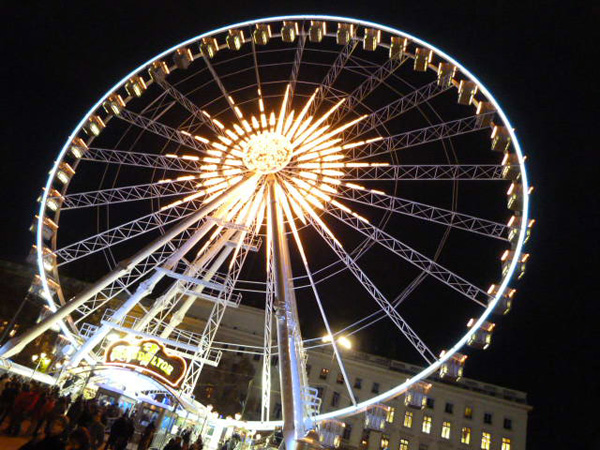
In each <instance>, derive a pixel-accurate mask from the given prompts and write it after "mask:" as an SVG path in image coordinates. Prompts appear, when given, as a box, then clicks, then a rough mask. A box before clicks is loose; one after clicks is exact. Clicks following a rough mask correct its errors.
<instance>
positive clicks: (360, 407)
mask: <svg viewBox="0 0 600 450" xmlns="http://www.w3.org/2000/svg"><path fill="white" fill-rule="evenodd" d="M283 20H324V21H341V22H346V23H354V24H356V25H360V26H368V27H374V28H377V29H379V30H382V31H386V32H389V33H392V34H394V35H400V36H404V37H407V38H409V39H411V41H413V42H415V43H418V44H420V45H422V46H425V47H427V48H429V49H431V50H433V51H434V52H435V53H436V54H437V55H440V56H442V57H443V58H444V59H445V60H446V61H449V62H451V63H453V64H454V65H455V66H456V67H457V68H459V69H460V71H461V72H462V73H464V74H465V75H466V76H467V77H468V78H469V79H471V80H473V81H475V82H476V83H477V86H478V87H479V89H481V91H482V92H483V93H484V95H485V96H486V99H487V100H488V101H490V102H491V103H492V104H493V105H494V106H495V108H496V112H497V113H498V114H499V116H500V117H501V119H502V122H503V123H504V125H505V126H506V127H507V129H508V132H509V134H510V137H511V140H512V145H513V147H514V150H515V153H516V154H517V157H518V161H519V168H520V174H521V180H522V181H521V182H522V185H523V208H522V216H521V223H520V230H519V235H518V239H517V244H516V246H515V254H516V255H517V257H515V258H513V260H512V262H511V264H510V265H509V267H508V271H507V274H506V275H505V276H503V278H502V281H501V283H500V285H499V288H498V291H497V293H496V294H495V295H494V298H493V300H491V301H490V302H489V304H488V306H487V307H486V309H485V310H484V312H483V313H482V314H481V315H480V316H479V318H478V319H477V320H476V321H475V322H474V324H473V326H472V327H471V328H470V329H469V331H467V333H466V334H465V335H464V336H463V337H462V338H461V339H459V340H458V341H457V342H456V343H455V344H454V345H453V346H452V347H451V348H450V349H449V350H447V351H446V353H445V354H444V355H443V356H442V357H440V358H439V359H438V360H437V361H435V362H434V363H433V364H430V365H429V366H428V367H426V368H425V369H424V370H422V371H421V372H419V373H418V374H416V375H414V376H412V377H410V378H409V379H407V380H406V381H405V382H404V383H402V384H400V385H398V386H396V387H395V388H392V389H390V390H388V391H386V392H384V393H382V394H379V395H377V396H375V397H372V398H370V399H368V400H365V401H363V402H360V403H358V404H357V405H356V406H350V407H347V408H342V409H338V410H335V411H332V412H329V413H325V414H320V415H318V416H316V418H315V420H317V421H321V420H326V419H332V418H335V417H345V416H348V415H353V414H356V413H358V412H361V411H364V410H365V409H367V408H368V407H369V406H371V405H374V404H376V403H381V402H383V401H385V400H388V399H390V398H393V397H395V396H397V395H399V394H401V393H402V392H404V391H406V389H407V388H408V387H410V386H411V385H413V384H414V383H416V382H418V381H421V380H424V379H425V378H426V377H428V376H429V375H431V374H432V373H434V372H435V371H436V370H438V369H439V367H440V366H441V365H442V364H443V363H445V362H446V361H448V360H449V359H450V358H451V357H452V356H453V355H454V354H455V353H457V352H458V351H459V350H460V349H461V348H462V347H464V346H465V344H466V343H467V341H468V340H469V339H470V338H471V336H472V335H473V334H474V333H475V332H476V331H477V329H479V328H480V327H481V325H482V324H483V323H484V322H485V321H486V319H487V318H488V317H489V316H490V314H491V313H492V311H493V310H494V309H495V307H496V306H497V304H498V302H499V301H500V299H501V297H502V296H503V294H504V293H505V291H506V289H507V287H508V283H509V281H510V280H511V279H512V277H513V275H514V272H515V270H516V267H517V263H518V255H521V253H522V250H523V245H524V240H525V237H526V232H527V224H528V221H529V184H528V177H527V172H526V168H525V164H524V156H523V152H522V148H521V146H520V143H519V140H518V138H517V136H516V134H515V131H514V128H513V127H512V126H511V123H510V121H509V119H508V117H507V116H506V114H505V112H504V110H503V109H502V108H501V106H500V104H499V102H498V101H497V99H496V98H495V97H494V96H493V95H492V93H491V92H490V91H489V90H488V89H487V88H486V87H485V85H484V84H483V83H482V82H481V81H480V80H479V79H478V78H477V77H476V76H475V75H474V74H472V73H471V72H470V71H469V70H468V69H467V68H465V67H464V66H463V65H462V64H461V63H460V62H458V61H456V60H455V59H454V58H452V57H451V56H450V55H448V54H446V53H445V52H444V51H442V50H440V49H439V48H437V47H436V46H434V45H432V44H429V43H428V42H426V41H424V40H422V39H419V38H417V37H416V36H413V35H411V34H409V33H406V32H404V31H401V30H398V29H395V28H392V27H388V26H385V25H382V24H378V23H374V22H370V21H365V20H359V19H353V18H348V17H342V16H329V15H285V16H276V17H267V18H259V19H254V20H249V21H244V22H240V23H236V24H232V25H227V26H225V27H221V28H218V29H216V30H212V31H209V32H207V33H202V34H200V35H197V36H195V37H193V38H191V39H188V40H186V41H183V42H180V43H178V44H176V45H175V46H173V47H171V48H169V49H168V50H165V51H164V52H161V53H160V54H158V55H157V56H155V57H154V58H152V59H150V60H148V61H147V62H145V63H143V64H142V65H140V66H139V67H137V68H136V69H134V70H133V71H131V72H130V73H129V74H127V75H126V76H125V77H123V79H121V80H120V81H119V82H117V83H116V84H115V85H114V86H113V87H112V88H110V89H109V90H108V91H107V92H106V94H104V95H103V96H102V97H101V98H100V100H98V102H97V103H95V104H94V105H93V106H92V107H91V108H90V110H89V111H88V112H87V113H86V114H85V115H84V116H83V118H82V120H81V121H80V122H79V123H78V124H77V126H76V127H75V128H74V130H73V131H72V132H71V133H70V135H69V137H68V139H67V141H66V143H65V145H64V146H63V148H62V149H61V151H60V153H59V155H58V157H57V159H56V161H55V163H54V165H53V167H52V169H51V171H50V175H49V177H48V180H47V182H46V185H45V190H44V193H43V194H42V199H41V202H40V205H41V206H40V210H39V216H38V226H37V230H36V244H37V264H38V269H39V270H38V272H39V274H40V278H41V283H42V288H43V290H44V292H45V293H46V296H47V301H48V303H49V306H50V308H53V307H54V308H55V307H56V306H55V304H54V302H53V301H52V300H51V291H50V288H49V285H48V281H47V278H46V272H45V270H44V265H43V253H42V248H43V244H44V239H43V236H42V228H43V227H42V226H41V225H42V221H43V219H44V217H46V214H45V213H46V211H45V205H46V201H47V199H48V194H49V192H50V189H51V188H52V181H53V180H54V179H55V177H56V172H57V170H58V165H59V163H60V162H61V161H62V159H63V157H64V156H65V154H66V153H67V151H68V148H69V144H70V142H71V141H72V139H73V138H75V137H76V136H77V134H78V132H79V131H80V130H81V128H82V127H83V125H84V124H85V122H86V120H87V119H88V117H90V115H92V114H93V113H94V111H96V110H97V109H98V108H99V107H100V106H101V104H102V102H104V101H105V100H106V99H107V98H108V96H109V95H110V94H111V93H112V92H114V91H115V90H116V89H118V88H119V87H120V86H122V85H123V84H124V83H125V82H126V81H127V80H128V79H129V78H130V77H132V76H134V75H136V74H137V73H139V72H140V70H142V69H143V68H145V67H147V66H148V65H150V64H151V63H152V62H155V61H158V60H160V59H161V58H163V57H164V56H166V55H168V54H170V53H172V52H173V51H175V50H176V49H177V48H179V47H182V46H185V45H189V44H191V43H195V42H197V41H198V40H200V39H202V38H204V37H208V36H212V35H215V34H219V33H222V32H224V31H227V30H228V29H231V28H234V27H244V26H251V25H253V24H256V23H268V22H278V21H283ZM61 328H62V330H63V332H64V333H65V335H66V336H67V337H68V338H69V339H71V340H73V339H74V337H73V336H72V334H71V333H70V330H69V329H68V327H67V326H66V324H65V323H64V322H63V321H61ZM228 422H232V421H228ZM233 422H235V421H233ZM243 423H244V424H246V425H251V424H256V425H257V427H258V426H259V425H260V427H261V429H266V428H265V427H266V426H267V425H269V426H270V424H272V425H273V427H276V426H279V425H280V424H281V422H280V421H268V422H243Z"/></svg>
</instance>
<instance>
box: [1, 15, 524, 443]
mask: <svg viewBox="0 0 600 450" xmlns="http://www.w3.org/2000/svg"><path fill="white" fill-rule="evenodd" d="M459 194H460V196H459ZM529 194H530V187H529V185H528V182H527V176H526V172H525V167H524V157H523V154H522V152H521V149H520V147H519V143H518V140H517V137H516V135H515V133H514V130H513V127H512V126H511V124H510V123H509V121H508V119H507V117H506V115H505V114H504V112H503V111H502V109H501V108H500V106H499V104H498V102H497V101H496V100H495V99H494V97H493V96H492V94H491V93H490V92H489V91H488V90H487V89H486V88H485V87H484V86H483V85H482V84H481V82H480V81H479V80H478V79H477V78H476V77H475V76H474V75H473V74H472V73H471V72H469V71H468V70H467V69H466V68H464V67H463V66H462V65H461V64H460V63H459V62H457V61H456V60H454V59H453V58H452V57H450V56H449V55H447V54H446V53H444V52H443V51H441V50H439V49H437V48H435V47H434V46H432V45H430V44H428V43H426V42H424V41H422V40H421V39H418V38H416V37H414V36H411V35H409V34H407V33H404V32H402V31H399V30H396V29H393V28H390V27H386V26H382V25H379V24H375V23H370V22H366V21H361V20H354V19H349V18H343V17H330V16H286V17H273V18H267V19H261V20H254V21H249V22H244V23H239V24H235V25H231V26H228V27H224V28H220V29H218V30H215V31H211V32H209V33H205V34H202V35H200V36H198V37H195V38H193V39H190V40H188V41H186V42H183V43H181V44H178V45H176V46H174V47H172V48H170V49H169V50H166V51H165V52H163V53H161V54H159V55H158V56H156V57H155V58H153V59H151V60H150V61H148V62H146V63H144V64H142V65H141V66H139V67H138V68H136V69H135V70H134V71H132V72H131V73H130V74H128V75H127V76H125V77H124V78H123V79H122V80H120V81H119V82H118V83H116V84H115V85H114V87H113V88H111V89H110V90H109V91H108V92H107V93H106V94H105V95H103V96H102V98H101V99H100V100H99V101H98V102H97V103H96V104H95V105H94V106H93V107H92V108H91V109H90V111H89V112H88V113H87V114H86V115H85V116H84V117H83V118H82V120H81V121H80V123H79V124H77V126H76V127H75V129H74V130H73V132H72V134H71V136H70V137H69V139H68V140H67V142H66V143H65V145H64V147H63V148H62V150H61V152H60V154H59V155H58V157H57V159H56V162H55V164H54V166H53V167H52V170H51V171H50V176H49V178H48V181H47V183H46V186H45V187H44V191H43V194H42V196H41V198H40V209H39V213H38V215H37V219H36V245H35V249H34V250H35V257H36V260H37V264H38V267H39V274H38V276H37V277H36V281H35V283H36V286H37V289H38V290H39V293H40V295H41V296H42V297H43V298H44V299H45V300H46V301H47V303H48V307H49V309H50V310H51V311H53V313H52V314H50V315H49V316H48V317H47V318H45V319H44V320H42V321H41V322H40V323H39V324H38V325H37V326H36V327H34V328H33V329H31V330H29V331H27V332H25V333H24V334H22V335H20V336H17V337H16V338H14V339H12V340H11V341H9V342H8V343H7V344H5V345H4V347H2V349H0V354H2V356H5V357H10V356H12V355H14V354H15V353H17V352H19V351H20V350H21V349H22V348H23V347H24V346H25V345H26V344H27V343H29V342H30V341H31V340H33V339H34V338H35V337H37V336H39V335H40V334H41V333H43V332H45V331H46V330H48V329H50V328H51V327H56V326H59V327H60V328H61V329H62V332H63V333H64V335H66V336H67V337H68V339H69V340H71V342H72V343H73V345H74V347H75V348H76V351H75V354H74V355H73V357H72V359H71V364H73V365H76V364H78V363H79V362H80V361H82V360H87V361H88V362H90V363H94V362H96V361H98V360H100V359H101V350H103V349H105V348H106V346H107V336H109V334H110V333H111V332H112V331H113V330H118V331H120V332H122V333H127V335H128V336H131V337H132V338H134V339H135V338H139V339H141V338H147V337H149V336H150V337H153V338H154V339H156V341H157V342H160V343H162V344H163V345H164V346H165V348H167V349H168V350H169V351H170V352H172V353H173V354H177V355H178V356H179V357H180V358H183V359H184V360H185V361H186V370H185V373H184V374H183V375H182V378H181V380H178V383H177V384H176V388H177V389H179V390H180V392H181V395H184V396H186V395H187V396H189V395H191V394H192V393H193V390H194V387H195V385H196V383H197V382H198V379H199V377H200V376H201V373H202V370H203V368H204V366H205V365H206V364H208V363H210V362H211V361H212V362H213V363H215V361H216V362H218V358H219V355H220V354H221V353H222V352H223V351H225V349H226V348H227V344H224V343H223V342H217V341H216V340H215V338H216V336H217V333H218V331H219V327H220V324H221V322H222V319H223V317H224V316H225V315H226V314H227V313H228V310H230V309H232V308H236V307H238V306H239V305H240V304H244V303H245V302H249V303H250V304H252V305H253V306H260V307H262V308H263V309H264V313H265V316H264V317H265V319H264V324H265V326H264V336H263V346H262V347H261V348H260V349H257V350H256V353H258V354H260V355H261V357H262V358H263V364H262V367H263V374H262V384H263V386H262V409H261V420H260V423H261V428H263V429H266V428H269V427H271V428H272V427H273V426H275V425H278V424H279V423H280V422H278V421H276V420H273V417H272V414H271V413H270V411H269V403H270V395H271V393H270V392H271V380H272V374H271V365H272V364H271V361H272V358H273V357H274V356H275V355H276V354H277V355H278V356H279V370H280V372H279V373H280V384H281V386H282V388H281V392H282V393H281V395H282V397H283V399H282V400H283V409H284V417H285V415H286V414H287V417H288V418H290V417H294V418H296V419H298V418H300V422H302V420H303V419H302V418H304V417H306V416H307V415H309V414H308V413H307V408H306V403H307V398H309V397H310V396H309V395H308V394H307V392H309V390H310V387H309V386H308V383H307V378H306V368H305V366H304V365H305V357H304V354H305V352H306V349H307V348H310V347H312V346H315V345H323V344H322V343H320V341H319V340H317V339H316V338H315V336H314V335H313V334H311V333H312V331H311V330H310V329H309V330H308V331H307V332H305V330H303V329H302V326H301V324H303V325H304V324H306V322H307V321H309V322H316V321H319V324H320V325H319V326H320V327H321V328H322V329H324V330H325V332H326V334H327V336H329V339H328V342H327V344H326V345H328V346H330V347H331V350H332V352H333V355H334V357H335V361H336V364H337V366H338V367H339V370H340V373H341V374H342V375H343V384H344V385H345V386H346V387H347V390H348V396H349V398H350V405H349V406H347V407H344V408H340V409H339V410H336V411H333V412H330V413H327V414H319V413H318V411H315V412H314V414H316V415H315V416H314V417H313V418H312V419H311V420H315V421H319V420H323V419H331V418H335V417H339V416H343V415H348V414H352V413H356V412H359V411H364V410H365V409H366V408H368V407H369V406H371V405H375V404H378V403H381V402H383V401H385V400H387V399H389V398H392V397H394V396H396V395H398V394H399V393H402V392H406V391H408V390H410V389H416V388H417V387H418V385H419V383H421V382H422V381H423V380H424V379H425V378H426V377H428V376H429V375H431V374H433V373H434V372H436V371H438V370H442V372H443V373H445V374H451V373H453V371H456V370H461V367H462V364H463V363H464V357H463V355H462V354H460V353H458V352H459V351H462V350H461V349H462V348H463V347H464V346H466V345H471V346H475V347H480V348H485V347H487V346H488V345H489V343H490V339H491V333H492V330H493V329H494V323H493V322H492V319H491V318H490V316H491V314H492V313H498V312H499V313H505V312H507V311H508V309H510V304H511V302H512V298H513V295H514V292H515V291H514V289H513V288H512V287H509V282H510V281H511V279H513V278H517V277H520V276H521V275H522V274H523V273H524V270H525V264H526V262H527V259H528V256H529V255H528V254H526V253H524V252H523V245H524V242H525V241H526V239H527V238H528V236H529V232H530V228H531V225H532V224H533V221H532V220H530V219H529V217H528V204H529ZM82 273H93V274H94V275H97V277H96V278H97V281H96V282H94V283H92V284H91V285H88V286H86V287H85V288H83V289H82V290H81V291H79V292H67V290H66V289H65V287H64V283H62V282H61V279H64V277H65V275H71V276H75V275H81V274H82ZM341 285H343V287H340V286H341ZM490 285H491V286H490ZM488 286H489V287H488ZM336 296H343V297H344V298H343V299H340V298H338V299H335V297H336ZM428 296H436V297H440V298H441V299H442V302H443V304H444V305H447V307H448V308H450V310H449V312H448V313H447V316H446V313H443V315H444V316H446V318H447V320H446V319H444V318H443V317H442V318H440V317H438V318H437V319H434V321H435V323H436V326H435V328H436V330H435V333H434V334H431V330H430V332H429V333H430V334H431V336H429V337H426V334H427V331H423V332H422V330H426V329H427V326H426V325H423V324H426V323H427V322H430V321H431V318H432V315H433V311H432V308H433V306H432V304H428V303H427V302H426V301H425V300H423V299H426V298H427V297H428ZM412 297H417V298H418V301H413V300H411V298H412ZM336 301H337V302H338V303H336ZM201 302H204V303H205V304H208V305H211V307H210V308H209V310H210V313H209V315H208V316H207V317H206V318H205V322H204V326H203V328H201V329H198V330H184V329H183V328H181V327H180V324H181V323H182V321H184V320H185V318H186V317H187V316H188V315H189V314H190V311H191V310H192V309H193V307H194V305H195V304H198V303H201ZM340 302H341V303H340ZM308 304H310V306H307V305H308ZM346 305H354V306H352V307H348V308H346ZM362 305H364V306H362ZM435 305H436V306H435V307H436V308H437V307H438V306H437V304H435ZM405 307H406V312H407V313H406V314H404V311H405ZM440 307H441V306H440ZM444 307H445V306H444ZM136 308H137V309H140V308H141V310H142V311H143V314H141V315H140V314H139V313H138V314H137V315H133V311H134V310H136ZM342 309H344V311H342ZM345 309H348V310H349V311H345ZM299 310H300V313H299V312H298V311H299ZM302 314H305V315H306V314H308V317H309V319H304V318H303V317H302ZM419 314H421V315H419ZM338 315H340V316H343V318H344V319H343V320H338V317H337V316H338ZM409 316H410V319H409V318H408V317H409ZM450 322H452V323H450ZM375 323H378V324H383V323H385V324H386V326H388V327H389V330H392V331H393V333H395V334H393V335H390V336H389V337H388V339H389V340H391V341H399V342H402V343H403V344H405V345H406V347H408V348H411V349H413V350H414V355H415V356H416V358H418V359H419V361H420V364H421V365H423V366H424V367H425V368H424V369H423V370H422V371H421V372H420V373H418V374H417V375H415V376H412V377H410V378H409V379H408V380H406V381H404V380H402V381H401V382H399V384H398V385H397V386H394V387H392V388H391V389H389V390H387V391H386V392H384V393H381V394H377V395H374V396H373V397H371V398H369V399H366V400H363V401H362V402H359V401H357V399H356V398H355V395H354V393H353V390H352V386H351V384H350V381H349V376H348V374H347V371H346V369H345V365H344V352H343V351H342V350H341V349H340V348H339V342H340V338H341V337H347V336H351V335H353V334H356V333H359V332H360V331H361V330H364V329H367V328H368V327H369V326H372V325H373V324H375ZM415 323H418V324H420V326H416V325H415ZM467 324H468V326H465V325H467ZM334 325H335V326H334ZM378 326H379V325H378ZM440 336H442V339H440ZM434 341H435V346H434V345H433V344H431V343H430V342H434ZM230 344H232V345H235V342H231V343H230ZM297 421H298V420H297ZM296 426H297V427H300V428H301V426H299V425H298V424H296ZM284 430H285V424H284ZM297 432H298V431H297Z"/></svg>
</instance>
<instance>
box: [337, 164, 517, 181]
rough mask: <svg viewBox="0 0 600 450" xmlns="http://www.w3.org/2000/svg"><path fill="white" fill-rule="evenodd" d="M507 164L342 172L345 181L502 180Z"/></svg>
mask: <svg viewBox="0 0 600 450" xmlns="http://www.w3.org/2000/svg"><path fill="white" fill-rule="evenodd" d="M506 167H507V166H502V165H500V164H497V165H494V164H486V165H474V164H469V165H439V166H437V165H416V166H415V165H397V166H375V167H373V166H368V167H351V168H348V170H347V171H346V173H345V174H344V178H343V179H344V180H345V181H367V180H378V181H394V180H423V181H434V180H504V176H503V171H504V170H505V168H506Z"/></svg>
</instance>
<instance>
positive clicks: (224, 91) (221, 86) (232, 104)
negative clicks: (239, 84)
mask: <svg viewBox="0 0 600 450" xmlns="http://www.w3.org/2000/svg"><path fill="white" fill-rule="evenodd" d="M202 58H203V59H204V62H205V63H206V67H208V70H209V72H210V73H211V75H212V77H213V80H214V81H215V83H216V84H217V86H218V87H219V90H220V91H221V94H222V95H223V98H224V99H225V100H226V101H227V104H228V105H229V109H231V112H232V113H233V115H234V117H235V118H236V119H238V120H239V119H241V113H240V110H239V108H238V107H237V106H236V104H235V101H234V100H233V97H232V96H231V94H230V93H229V92H228V91H227V89H226V88H225V85H224V84H223V81H222V80H221V78H220V77H219V74H218V73H217V71H216V70H215V68H214V67H213V65H212V63H211V62H210V59H209V58H207V57H206V56H204V55H202Z"/></svg>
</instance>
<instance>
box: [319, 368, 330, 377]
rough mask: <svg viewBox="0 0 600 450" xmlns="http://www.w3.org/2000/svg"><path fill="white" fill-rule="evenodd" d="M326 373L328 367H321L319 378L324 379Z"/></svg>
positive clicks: (327, 372)
mask: <svg viewBox="0 0 600 450" xmlns="http://www.w3.org/2000/svg"><path fill="white" fill-rule="evenodd" d="M327 375H329V369H321V373H320V374H319V378H320V379H321V380H326V379H327Z"/></svg>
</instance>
